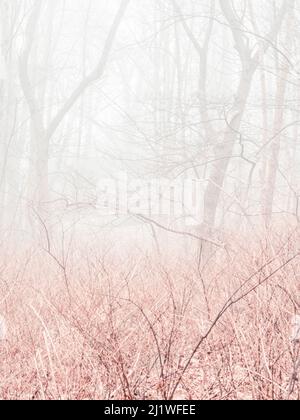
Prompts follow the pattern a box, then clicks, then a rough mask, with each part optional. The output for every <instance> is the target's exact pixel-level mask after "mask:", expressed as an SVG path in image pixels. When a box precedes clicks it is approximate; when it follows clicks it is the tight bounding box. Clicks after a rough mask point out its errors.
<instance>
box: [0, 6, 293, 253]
mask: <svg viewBox="0 0 300 420" xmlns="http://www.w3.org/2000/svg"><path fill="white" fill-rule="evenodd" d="M299 20H300V10H299V8H298V4H297V2H296V1H294V0H283V1H280V0H238V1H234V0H233V1H227V0H205V1H201V0H200V1H199V0H198V1H193V0H184V1H182V0H161V1H160V0H155V1H153V0H131V1H130V0H122V1H120V0H114V1H112V2H107V1H104V0H88V1H85V0H84V1H83V0H71V1H70V0H51V1H50V0H34V1H30V0H9V1H6V0H1V1H0V24H1V27H0V29H1V31H0V148H1V153H0V197H1V198H0V231H1V237H2V241H4V242H5V241H12V243H16V242H17V243H19V244H21V243H22V244H24V243H25V244H27V243H28V244H30V243H32V242H33V243H35V242H36V241H37V242H38V243H41V244H43V246H49V241H50V240H52V238H55V237H57V236H58V237H61V235H69V234H71V235H75V234H78V237H79V238H80V240H81V241H84V240H86V241H91V240H96V241H98V240H99V241H102V242H103V241H104V240H106V239H107V238H108V237H110V238H114V236H113V235H117V237H118V244H121V243H123V246H127V247H128V246H129V245H134V244H135V241H136V242H138V241H142V244H145V242H146V241H148V240H149V243H150V245H151V244H154V245H158V242H159V238H158V235H163V234H165V235H166V237H165V239H164V240H165V241H167V239H169V240H170V241H174V240H177V237H178V236H180V237H181V238H184V234H185V233H187V234H188V235H190V236H187V239H189V240H190V239H191V237H192V239H197V238H203V237H204V238H212V239H213V240H218V241H219V240H220V241H221V240H222V239H221V237H220V235H222V232H234V233H240V232H243V233H245V232H246V233H247V232H249V231H250V232H256V231H258V230H259V229H261V228H263V229H265V228H267V229H269V228H272V227H274V226H276V227H279V228H283V229H284V228H285V227H286V226H287V225H293V224H297V223H298V221H299V217H300V213H299V209H298V207H299V194H300V189H299V185H300V184H299V181H300V165H299V160H300V151H299V140H298V136H299V133H298V131H299V123H300V119H299V105H300V95H299V77H300V56H299V45H300V44H299V43H300V32H299ZM120 172H123V173H126V174H127V175H128V177H130V178H131V179H133V180H134V179H144V180H148V179H149V180H150V179H153V178H155V179H159V178H162V179H168V180H170V182H172V181H174V180H176V181H178V180H182V181H184V180H185V179H187V178H189V179H193V180H194V182H195V183H196V184H197V188H198V189H199V190H200V191H201V197H200V203H201V204H200V206H199V214H198V215H197V217H196V220H194V223H193V226H192V227H187V226H186V224H185V221H184V217H183V218H175V217H172V215H171V214H170V215H169V216H167V217H166V216H165V215H164V216H161V217H158V216H156V217H155V218H154V217H152V215H151V214H149V217H148V218H147V219H142V218H140V217H138V215H126V217H124V215H122V216H118V214H116V215H115V217H111V216H110V217H103V216H101V215H100V213H99V211H98V208H97V202H98V201H97V200H99V196H98V193H99V190H98V188H97V185H98V184H99V181H101V179H116V178H117V176H118V174H119V173H120ZM191 235H192V236H191ZM122 237H124V239H123V242H122V239H121V238H122ZM146 238H147V239H146ZM114 240H116V239H114ZM47 243H48V245H47ZM167 244H168V242H164V246H168V245H167ZM151 246H152V245H151Z"/></svg>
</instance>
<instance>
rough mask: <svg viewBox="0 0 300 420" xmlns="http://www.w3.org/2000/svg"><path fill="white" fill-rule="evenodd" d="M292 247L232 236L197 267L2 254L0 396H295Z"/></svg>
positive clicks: (137, 259) (288, 240)
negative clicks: (4, 329)
mask: <svg viewBox="0 0 300 420" xmlns="http://www.w3.org/2000/svg"><path fill="white" fill-rule="evenodd" d="M297 243H299V235H298V233H293V234H291V235H289V236H288V235H286V236H285V237H284V238H283V235H277V236H276V235H273V236H272V238H269V239H268V240H267V239H263V240H258V239H257V240H255V241H254V240H253V241H252V242H250V241H249V240H248V241H245V239H244V240H242V239H240V240H238V239H237V238H232V239H231V240H230V247H229V248H228V250H227V252H219V254H217V255H215V256H213V257H212V258H211V259H210V261H209V262H208V263H207V264H201V263H200V264H199V265H198V264H197V263H196V262H195V259H194V258H193V257H192V256H191V257H190V258H188V257H187V256H186V255H182V258H181V259H180V258H178V256H176V258H175V257H174V259H172V258H170V259H169V260H168V261H166V260H164V261H163V260H161V259H158V257H156V256H149V255H140V256H137V255H135V256H134V257H133V256H132V258H131V260H130V259H128V258H127V259H125V258H124V259H121V258H113V257H112V255H109V254H107V255H104V254H103V253H102V252H99V255H98V252H97V251H96V250H95V249H93V250H88V249H86V250H85V252H79V251H78V250H77V251H76V252H75V251H74V250H73V252H72V250H69V254H68V259H67V263H66V264H62V263H61V262H60V260H59V257H57V261H56V260H55V258H53V257H51V256H50V255H49V254H48V253H47V252H45V251H42V250H35V251H32V250H31V251H27V252H24V253H20V254H18V255H14V257H11V256H10V257H8V256H7V255H6V254H5V251H4V250H3V251H2V257H1V264H0V269H1V270H0V296H1V300H0V305H1V307H0V312H1V313H2V314H3V316H4V317H5V319H6V322H7V328H8V332H7V336H6V340H4V341H2V342H0V398H1V399H255V400H259V399H277V400H278V399H286V398H289V399H299V396H300V388H299V383H298V381H297V373H298V372H297V370H298V368H299V343H298V342H295V341H294V342H292V341H291V322H292V318H293V316H294V315H295V314H296V313H297V312H298V311H299V276H300V266H299V261H300V258H299V256H298V252H299V248H298V247H297ZM77 249H78V248H77ZM132 255H133V254H132ZM298 313H299V312H298Z"/></svg>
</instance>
